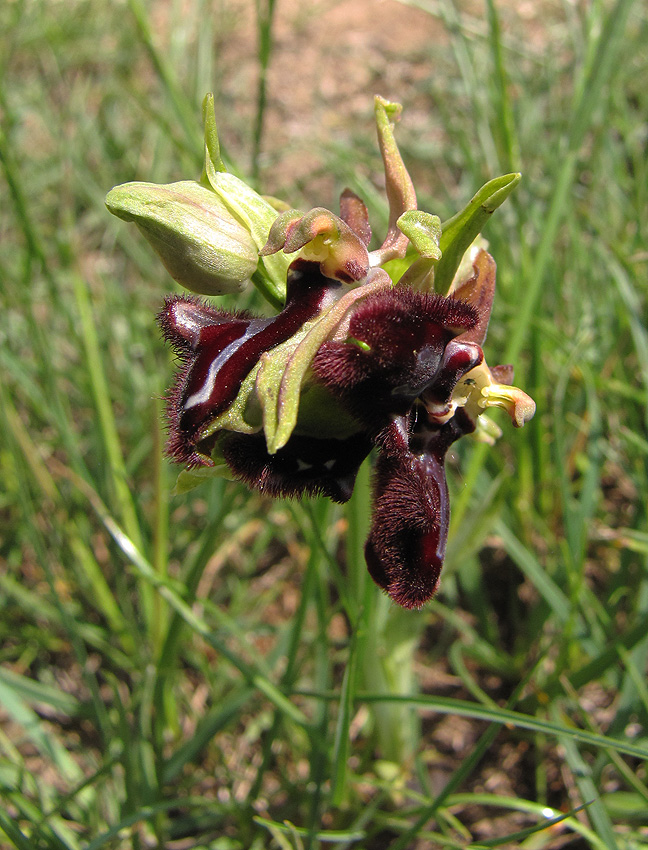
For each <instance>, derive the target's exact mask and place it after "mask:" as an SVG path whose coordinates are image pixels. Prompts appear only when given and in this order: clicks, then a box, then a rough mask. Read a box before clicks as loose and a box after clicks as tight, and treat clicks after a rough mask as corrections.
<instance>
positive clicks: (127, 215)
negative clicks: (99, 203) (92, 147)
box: [106, 180, 258, 295]
mask: <svg viewBox="0 0 648 850" xmlns="http://www.w3.org/2000/svg"><path fill="white" fill-rule="evenodd" d="M106 206H107V207H108V209H109V210H110V212H111V213H113V215H116V216H118V217H119V218H123V219H124V221H134V222H135V224H136V225H137V226H138V228H139V229H140V230H141V232H142V233H143V234H144V236H145V237H146V239H147V240H148V242H149V243H150V244H151V246H152V247H153V249H154V250H155V252H156V253H157V254H158V256H159V257H160V259H161V260H162V262H163V263H164V265H165V267H166V269H167V271H168V272H169V274H170V275H171V277H172V278H173V279H174V280H175V281H177V282H178V283H179V284H180V285H181V286H184V287H185V289H188V290H190V291H191V292H198V293H201V294H203V295H224V294H225V293H229V292H240V291H241V290H242V289H244V288H245V285H246V284H247V282H248V281H249V279H250V277H251V275H252V274H253V273H254V271H255V270H256V268H257V263H258V253H257V248H256V246H255V243H254V240H253V238H252V236H251V234H250V232H249V230H248V229H247V228H246V227H245V226H244V225H243V224H242V223H241V222H240V221H239V220H238V219H237V218H236V217H235V216H234V215H233V214H232V213H231V212H230V211H229V210H228V208H227V207H226V206H225V204H224V203H223V201H222V200H221V199H220V198H219V197H218V195H216V194H215V193H214V192H212V191H211V190H210V189H207V188H205V187H204V186H201V185H200V184H199V183H196V182H194V181H192V180H185V181H182V182H180V183H169V184H168V185H165V186H158V185H156V184H154V183H124V184H123V185H121V186H116V187H115V188H114V189H112V191H110V192H109V193H108V195H107V197H106Z"/></svg>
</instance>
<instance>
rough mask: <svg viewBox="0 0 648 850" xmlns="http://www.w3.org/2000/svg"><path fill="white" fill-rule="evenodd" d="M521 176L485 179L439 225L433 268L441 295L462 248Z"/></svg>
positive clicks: (449, 280) (450, 277)
mask: <svg viewBox="0 0 648 850" xmlns="http://www.w3.org/2000/svg"><path fill="white" fill-rule="evenodd" d="M521 178H522V175H521V174H504V175H502V176H501V177H496V178H495V179H494V180H489V182H488V183H486V185H484V186H482V188H481V189H480V190H479V191H478V192H477V194H476V195H475V196H474V198H473V199H472V200H471V201H470V202H469V203H468V204H467V206H466V207H464V209H463V210H461V212H458V213H457V214H456V215H454V216H452V218H449V219H448V220H447V221H444V222H443V224H442V225H441V231H442V232H441V240H440V242H439V247H440V248H441V251H442V254H443V256H442V257H441V259H440V260H439V262H438V263H437V265H436V268H435V270H434V275H435V278H434V288H435V290H436V291H437V292H440V293H441V294H442V295H445V294H446V292H447V291H448V288H449V286H450V284H451V283H452V279H453V277H454V275H455V272H456V271H457V269H458V268H459V263H460V262H461V258H462V257H463V255H464V252H465V251H466V249H467V248H468V247H469V246H470V245H471V243H472V242H473V240H474V239H475V237H476V236H477V235H478V234H479V233H480V232H481V230H482V228H483V227H484V225H485V224H486V222H487V221H488V219H489V218H490V216H491V215H492V214H493V213H494V212H495V210H496V209H497V208H498V207H499V206H500V204H502V203H503V202H504V201H505V200H506V199H507V198H508V196H509V195H510V194H511V192H512V191H513V189H514V188H515V187H516V186H517V184H518V183H519V182H520V180H521Z"/></svg>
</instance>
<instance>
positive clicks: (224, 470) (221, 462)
mask: <svg viewBox="0 0 648 850" xmlns="http://www.w3.org/2000/svg"><path fill="white" fill-rule="evenodd" d="M211 458H212V460H213V461H214V466H196V467H194V468H193V469H183V470H182V471H181V472H180V473H179V475H178V477H177V479H176V483H175V487H174V488H173V490H172V491H171V495H172V496H182V495H184V494H185V493H188V492H189V491H190V490H193V489H194V488H195V487H199V486H200V485H201V484H203V483H204V482H205V481H212V480H213V479H214V478H225V479H226V480H227V481H234V480H235V479H234V476H233V475H232V471H231V470H230V468H229V466H228V465H227V464H226V463H225V459H224V458H223V455H222V453H221V451H220V448H219V445H218V443H216V446H215V447H214V449H213V450H212V454H211Z"/></svg>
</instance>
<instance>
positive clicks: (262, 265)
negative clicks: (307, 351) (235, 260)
mask: <svg viewBox="0 0 648 850" xmlns="http://www.w3.org/2000/svg"><path fill="white" fill-rule="evenodd" d="M203 122H204V127H205V163H204V167H203V173H202V178H201V183H202V184H203V185H204V186H206V187H207V188H209V189H211V190H212V191H213V192H215V193H216V195H218V197H219V198H220V199H221V201H223V203H224V204H225V206H226V207H227V208H228V210H229V211H230V212H231V213H232V215H234V216H236V218H238V220H239V221H240V222H241V223H242V224H243V226H244V227H246V228H247V230H248V231H249V233H250V235H251V237H252V241H253V242H254V245H255V247H256V250H257V252H258V251H260V250H261V248H263V246H264V245H265V244H266V242H267V239H268V233H269V232H270V227H271V226H272V224H273V222H274V220H275V219H276V217H277V210H276V208H275V206H273V204H272V203H269V202H268V201H267V200H266V199H265V198H264V197H262V196H261V195H259V193H258V192H255V191H254V189H252V188H251V187H250V186H248V185H247V183H245V182H244V181H243V180H241V179H240V178H239V177H236V176H235V175H234V174H229V173H228V172H227V170H226V169H225V165H224V163H223V160H222V158H221V154H220V144H219V141H218V132H217V129H216V114H215V111H214V96H213V94H211V93H210V94H207V95H206V96H205V99H204V100H203ZM290 262H291V261H290V258H288V257H286V256H285V255H281V254H280V255H278V256H273V257H261V258H260V259H259V264H258V266H257V270H256V273H255V274H254V275H253V276H252V280H253V282H254V284H255V285H256V287H257V288H258V289H259V291H260V292H261V294H262V295H263V296H264V298H266V299H267V300H268V301H269V302H270V303H271V304H272V305H273V307H277V308H281V307H283V305H284V303H285V301H286V275H287V273H288V266H289V265H290Z"/></svg>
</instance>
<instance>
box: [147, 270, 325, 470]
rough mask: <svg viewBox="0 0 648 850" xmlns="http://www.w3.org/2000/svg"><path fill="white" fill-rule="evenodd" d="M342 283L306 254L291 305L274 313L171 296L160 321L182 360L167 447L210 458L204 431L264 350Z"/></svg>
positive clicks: (294, 276) (180, 457)
mask: <svg viewBox="0 0 648 850" xmlns="http://www.w3.org/2000/svg"><path fill="white" fill-rule="evenodd" d="M339 285H340V284H339V283H338V282H337V281H333V280H330V279H328V278H325V277H324V276H323V275H322V274H321V272H320V270H319V266H318V264H317V263H307V262H304V261H301V260H300V261H297V262H295V263H294V264H293V266H292V267H291V270H290V273H289V276H288V289H287V301H286V306H285V307H284V309H283V310H282V311H281V313H279V314H278V315H277V316H274V317H272V318H266V319H260V318H252V317H250V316H249V315H246V314H236V313H227V312H225V311H223V310H216V309H214V308H212V307H210V306H209V305H208V304H207V303H205V302H203V301H201V300H199V299H197V298H191V297H186V296H185V297H174V298H170V299H167V301H166V303H165V306H164V308H163V309H162V311H161V312H160V314H159V315H158V324H159V325H160V328H161V329H162V332H163V334H164V336H165V338H166V339H167V341H168V342H170V343H171V345H173V347H174V348H175V350H176V352H177V354H178V355H179V357H180V361H181V363H180V369H179V372H178V375H177V377H176V381H175V383H174V385H173V386H172V388H171V390H170V392H169V394H168V399H167V420H168V423H169V440H168V443H167V452H168V454H169V455H170V456H171V457H173V458H174V460H176V461H179V462H183V463H187V464H188V465H189V466H197V465H211V463H212V462H211V460H210V458H209V457H208V456H207V455H206V454H205V453H204V452H203V451H200V450H199V449H198V446H197V443H198V441H199V439H200V434H201V432H202V431H203V430H204V429H205V427H206V426H207V425H209V423H210V422H212V421H213V420H214V419H215V418H216V417H217V416H219V415H220V414H222V413H223V412H224V411H226V410H227V408H228V407H229V406H230V405H231V404H232V402H233V401H234V399H235V398H236V396H237V394H238V392H239V390H240V388H241V384H242V382H243V380H244V379H245V378H246V376H247V375H248V374H249V372H250V371H251V369H252V368H253V367H254V366H255V365H256V363H258V361H259V358H260V357H261V355H262V354H263V353H264V352H266V351H269V350H270V349H272V348H274V347H275V346H276V345H279V344H280V343H282V342H284V341H285V340H287V339H288V338H289V337H291V336H292V335H293V334H294V333H296V332H297V331H298V330H299V329H300V328H301V327H302V325H303V324H304V323H305V322H307V321H308V320H309V319H311V318H313V316H315V315H316V314H317V312H318V311H319V310H320V309H321V308H322V305H323V304H324V303H325V302H326V300H327V298H329V297H330V294H331V292H332V291H333V290H335V289H337V288H339Z"/></svg>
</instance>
